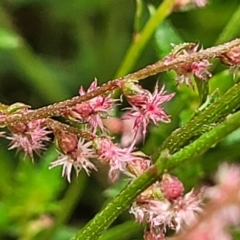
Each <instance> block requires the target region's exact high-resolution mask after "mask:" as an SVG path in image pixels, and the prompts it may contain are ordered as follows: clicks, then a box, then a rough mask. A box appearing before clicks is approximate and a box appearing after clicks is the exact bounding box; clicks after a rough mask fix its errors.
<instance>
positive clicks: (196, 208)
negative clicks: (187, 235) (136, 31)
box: [173, 190, 203, 232]
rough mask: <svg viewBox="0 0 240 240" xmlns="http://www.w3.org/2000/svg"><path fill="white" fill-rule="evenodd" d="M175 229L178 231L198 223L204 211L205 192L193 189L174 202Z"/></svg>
mask: <svg viewBox="0 0 240 240" xmlns="http://www.w3.org/2000/svg"><path fill="white" fill-rule="evenodd" d="M173 208H174V212H175V216H174V222H175V230H176V231H177V232H178V231H180V230H182V229H184V228H185V227H189V226H192V225H193V224H194V223H196V221H197V219H198V216H199V215H200V213H202V211H203V192H202V191H194V190H191V191H190V192H189V193H187V194H185V195H184V196H183V197H180V198H177V199H176V200H175V201H174V202H173Z"/></svg>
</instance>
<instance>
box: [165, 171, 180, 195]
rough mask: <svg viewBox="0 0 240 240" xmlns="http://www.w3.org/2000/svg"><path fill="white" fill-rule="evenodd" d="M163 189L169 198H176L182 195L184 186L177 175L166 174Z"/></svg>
mask: <svg viewBox="0 0 240 240" xmlns="http://www.w3.org/2000/svg"><path fill="white" fill-rule="evenodd" d="M161 190H162V193H163V195H164V196H165V197H166V198H167V199H176V198H178V197H180V196H182V194H183V192H184V187H183V184H182V182H181V181H180V180H179V179H178V178H177V177H174V176H171V175H169V174H164V175H163V178H162V181H161Z"/></svg>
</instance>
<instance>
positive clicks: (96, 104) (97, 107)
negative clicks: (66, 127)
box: [65, 79, 117, 133]
mask: <svg viewBox="0 0 240 240" xmlns="http://www.w3.org/2000/svg"><path fill="white" fill-rule="evenodd" d="M97 88H98V87H97V79H95V80H94V81H93V83H92V84H91V85H90V87H89V89H88V90H87V93H89V92H91V91H94V90H96V89H97ZM85 94H86V91H85V90H84V89H83V87H81V88H80V90H79V95H80V96H83V95H85ZM116 101H117V100H114V99H113V98H112V97H111V95H110V94H108V95H104V94H103V95H100V96H97V97H95V98H92V99H91V100H89V101H86V102H83V103H80V104H77V105H76V106H74V107H73V108H72V109H71V110H70V111H68V112H67V113H66V114H65V115H66V116H68V117H69V118H70V119H71V120H75V121H80V122H82V123H86V124H87V127H90V129H91V130H92V131H93V133H95V132H96V131H97V128H98V127H99V128H100V129H101V131H105V127H104V125H103V122H102V118H107V117H108V116H109V113H108V112H109V111H110V110H112V109H113V108H114V107H115V103H116Z"/></svg>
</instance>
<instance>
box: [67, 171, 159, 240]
mask: <svg viewBox="0 0 240 240" xmlns="http://www.w3.org/2000/svg"><path fill="white" fill-rule="evenodd" d="M156 180H157V174H156V169H155V167H154V166H153V167H151V168H150V169H149V170H148V171H146V172H145V173H144V174H142V175H141V177H139V178H138V179H136V180H135V181H134V182H132V183H131V184H129V185H128V186H127V187H126V188H125V189H124V190H123V191H122V192H120V193H119V195H118V196H117V197H116V198H114V199H113V201H112V202H110V203H109V204H108V205H107V206H106V207H105V208H104V209H103V210H102V211H101V212H99V213H98V214H97V215H96V216H95V217H94V218H93V219H92V220H91V221H90V222H89V223H88V224H87V225H86V226H85V227H84V228H83V229H82V230H81V232H79V233H78V234H77V235H76V236H74V237H73V238H72V239H71V240H82V239H84V240H97V239H99V237H100V236H101V234H102V233H103V232H104V231H105V230H106V229H107V228H108V227H109V225H110V224H111V223H112V222H113V221H114V220H115V219H116V218H117V216H118V215H119V214H121V213H122V212H123V211H124V210H125V209H127V208H128V207H129V206H130V205H131V203H132V202H133V201H134V199H135V198H136V197H137V196H138V195H139V194H140V193H141V192H142V191H143V190H144V189H146V188H147V187H148V186H150V185H151V184H152V183H154V182H155V181H156Z"/></svg>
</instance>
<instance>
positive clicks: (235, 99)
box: [153, 83, 240, 160]
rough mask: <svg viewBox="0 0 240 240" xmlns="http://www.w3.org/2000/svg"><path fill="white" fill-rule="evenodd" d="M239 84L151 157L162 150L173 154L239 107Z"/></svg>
mask: <svg viewBox="0 0 240 240" xmlns="http://www.w3.org/2000/svg"><path fill="white" fill-rule="evenodd" d="M239 92H240V83H238V84H236V85H234V86H233V87H232V88H230V89H229V90H228V91H227V92H226V93H225V94H224V95H223V96H222V97H221V98H219V99H218V101H216V102H215V103H213V104H212V105H210V106H209V107H208V108H206V109H205V110H204V111H203V112H202V113H201V114H199V115H198V116H196V117H195V118H193V119H192V120H190V121H189V122H188V123H187V124H186V125H184V126H183V127H181V128H179V129H177V130H175V131H174V132H172V134H171V135H170V136H169V137H168V138H167V139H166V140H165V141H164V142H163V144H162V145H161V146H160V148H159V149H158V151H157V152H156V153H155V154H154V155H153V160H156V159H157V158H158V156H159V153H161V151H162V150H164V149H168V150H169V152H170V153H174V152H176V151H177V150H179V149H180V148H181V147H182V146H184V145H185V144H186V143H187V142H188V141H189V140H190V139H191V138H192V137H197V136H200V135H201V133H202V131H203V129H204V128H205V129H206V127H208V126H209V127H211V124H214V123H215V124H217V122H218V121H219V120H220V119H223V118H225V117H226V116H227V115H228V114H230V113H232V112H233V111H234V110H235V109H237V108H238V107H239V106H240V95H239Z"/></svg>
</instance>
